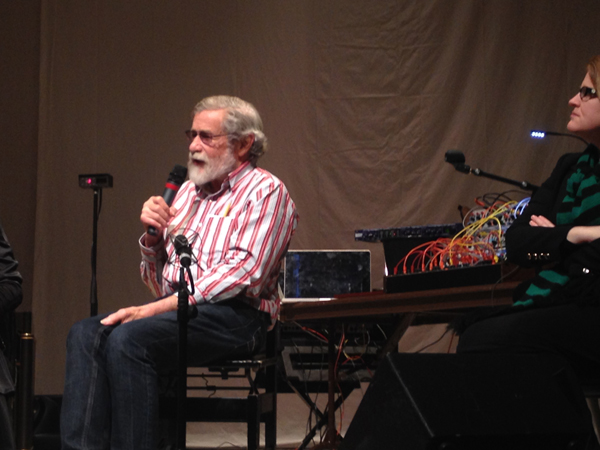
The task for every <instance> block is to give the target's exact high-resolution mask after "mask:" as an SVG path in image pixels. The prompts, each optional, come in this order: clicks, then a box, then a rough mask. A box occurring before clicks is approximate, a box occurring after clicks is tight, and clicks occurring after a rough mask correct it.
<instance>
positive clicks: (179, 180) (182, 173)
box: [148, 164, 187, 236]
mask: <svg viewBox="0 0 600 450" xmlns="http://www.w3.org/2000/svg"><path fill="white" fill-rule="evenodd" d="M186 176H187V168H186V167H183V166H180V165H179V164H175V167H173V170H172V171H171V173H169V178H167V183H166V184H165V191H164V192H163V195H162V196H163V198H164V199H165V202H166V203H167V205H168V206H171V204H172V203H173V200H174V199H175V195H176V194H177V191H178V190H179V188H180V187H181V185H182V184H183V182H184V181H185V177H186ZM148 234H149V235H151V236H157V235H158V230H157V229H156V228H154V227H148Z"/></svg>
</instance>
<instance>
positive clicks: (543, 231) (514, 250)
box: [505, 148, 600, 299]
mask: <svg viewBox="0 0 600 450" xmlns="http://www.w3.org/2000/svg"><path fill="white" fill-rule="evenodd" d="M594 149H595V148H594ZM595 150H596V151H598V149H595ZM580 156H581V153H568V154H566V155H563V156H562V157H561V158H560V159H559V160H558V163H557V164H556V167H555V168H554V170H553V171H552V174H551V175H550V178H548V179H547V180H546V181H545V182H544V183H543V184H542V186H541V187H540V189H538V191H537V192H536V193H535V195H534V196H533V197H532V198H531V201H530V203H529V206H528V207H527V208H525V210H524V211H523V214H521V215H520V216H519V217H518V218H517V219H516V220H515V221H514V223H513V224H512V226H511V227H510V228H509V229H508V230H507V231H506V234H505V239H506V253H507V257H508V260H509V261H511V262H514V263H516V264H518V265H520V266H523V267H541V266H544V265H548V264H550V263H555V264H557V265H558V266H560V267H561V268H562V269H564V270H565V271H566V272H567V273H568V274H569V276H570V277H571V278H572V282H570V283H571V284H572V285H571V286H568V285H567V286H565V288H566V289H567V290H569V289H570V288H572V287H575V286H574V285H578V287H577V289H576V290H577V291H578V293H577V295H580V294H581V293H582V291H580V288H581V282H582V281H584V280H583V279H582V278H585V283H584V284H585V285H587V286H588V287H589V286H590V282H591V281H592V279H595V280H594V281H593V284H598V283H597V280H599V279H600V239H597V240H595V241H592V242H590V243H587V244H578V245H575V244H572V243H570V242H569V241H567V234H568V233H569V230H570V229H571V228H573V227H574V226H575V225H574V224H569V225H557V226H555V227H554V228H545V227H532V226H530V225H529V220H530V218H531V216H532V215H541V216H544V217H546V218H547V219H548V220H550V221H551V222H552V223H555V224H556V215H557V212H558V208H559V206H560V204H561V202H562V199H563V198H564V197H565V195H566V183H567V180H568V178H569V176H570V175H571V174H572V173H573V169H574V166H575V164H576V163H577V160H578V159H579V157H580ZM598 175H600V173H599V174H598ZM523 288H526V286H524V287H521V289H518V290H517V293H516V297H515V298H516V299H518V298H517V297H518V295H519V294H521V293H522V292H523ZM596 288H600V286H596ZM595 290H596V289H595ZM594 295H596V294H594Z"/></svg>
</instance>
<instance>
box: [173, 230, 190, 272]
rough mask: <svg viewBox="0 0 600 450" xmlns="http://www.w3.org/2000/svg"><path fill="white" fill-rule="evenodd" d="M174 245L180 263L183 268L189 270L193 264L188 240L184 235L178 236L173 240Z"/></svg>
mask: <svg viewBox="0 0 600 450" xmlns="http://www.w3.org/2000/svg"><path fill="white" fill-rule="evenodd" d="M173 245H174V246H175V252H176V253H177V256H179V263H180V264H181V266H182V267H185V268H186V269H188V268H189V267H190V265H191V264H192V249H191V248H190V243H189V242H188V240H187V238H186V237H185V236H184V235H183V234H178V235H177V236H175V239H173Z"/></svg>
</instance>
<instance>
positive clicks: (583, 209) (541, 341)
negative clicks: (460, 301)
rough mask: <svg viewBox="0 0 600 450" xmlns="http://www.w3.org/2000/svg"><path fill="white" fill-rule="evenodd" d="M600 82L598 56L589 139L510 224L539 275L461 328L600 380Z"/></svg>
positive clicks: (575, 104) (582, 94)
mask: <svg viewBox="0 0 600 450" xmlns="http://www.w3.org/2000/svg"><path fill="white" fill-rule="evenodd" d="M599 87H600V56H595V57H593V58H592V59H591V60H590V62H589V63H588V65H587V73H586V75H585V77H584V79H583V81H582V83H581V87H580V89H579V92H578V93H577V94H575V95H574V96H573V98H571V100H569V106H570V107H571V108H572V112H571V116H570V120H569V122H568V124H567V129H568V130H569V131H570V132H571V133H574V134H576V135H577V136H580V137H582V138H583V139H585V140H586V141H587V142H589V146H588V147H587V148H586V149H585V151H584V152H582V153H569V154H566V155H563V156H562V157H561V158H560V159H559V161H558V163H557V165H556V167H555V168H554V171H553V172H552V174H551V176H550V178H548V179H547V180H546V181H545V182H544V184H543V185H542V187H541V188H540V189H539V190H538V191H537V192H536V193H535V195H534V196H533V198H532V199H531V202H530V204H529V206H528V207H527V208H526V209H525V210H524V211H523V214H522V215H521V216H519V218H518V219H516V220H515V222H514V224H513V225H512V226H511V227H510V229H509V230H508V231H507V232H506V248H507V256H508V259H509V261H512V262H514V263H517V264H519V265H520V266H525V267H536V268H537V269H538V270H537V271H536V272H537V275H536V276H535V277H534V278H533V279H531V280H529V281H527V282H526V283H523V284H522V285H521V286H519V288H518V289H517V290H516V291H517V292H516V293H515V299H514V300H515V303H514V305H513V306H511V307H509V308H507V309H504V310H502V311H500V312H497V313H495V314H493V315H492V316H491V317H488V318H486V319H483V320H479V321H476V322H475V323H473V324H471V325H470V326H467V328H466V330H459V331H460V332H462V333H461V337H460V342H459V346H458V352H460V353H507V354H514V353H521V354H523V353H526V354H548V355H554V356H558V357H559V358H562V360H563V361H564V362H565V363H567V364H568V365H570V367H571V368H572V369H573V371H574V372H575V375H576V376H577V377H578V378H579V380H580V381H581V382H582V383H585V382H586V381H592V380H593V381H595V383H596V384H597V383H600V150H599V147H600V99H599V98H598V88H599ZM591 445H597V443H595V442H594V443H592V444H591ZM590 448H597V447H590Z"/></svg>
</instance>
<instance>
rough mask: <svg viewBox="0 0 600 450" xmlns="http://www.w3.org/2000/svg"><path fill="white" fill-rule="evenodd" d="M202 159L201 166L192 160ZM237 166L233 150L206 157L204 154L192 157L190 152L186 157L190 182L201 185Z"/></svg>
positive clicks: (225, 174)
mask: <svg viewBox="0 0 600 450" xmlns="http://www.w3.org/2000/svg"><path fill="white" fill-rule="evenodd" d="M194 159H195V160H197V161H203V162H204V164H203V165H202V167H198V166H197V165H196V164H194V163H193V162H192V161H193V160H194ZM236 167H237V161H236V160H235V157H234V156H233V151H231V150H229V149H228V150H227V152H226V153H223V154H222V155H220V156H217V157H213V158H207V157H206V155H203V156H201V157H200V156H197V157H194V156H193V154H192V153H190V154H189V157H188V176H189V178H190V180H192V182H193V183H194V184H195V185H196V186H198V187H202V186H204V185H206V184H207V183H210V182H212V181H214V180H217V179H219V178H222V177H225V176H227V175H228V174H230V173H231V172H233V170H234V169H235V168H236Z"/></svg>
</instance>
